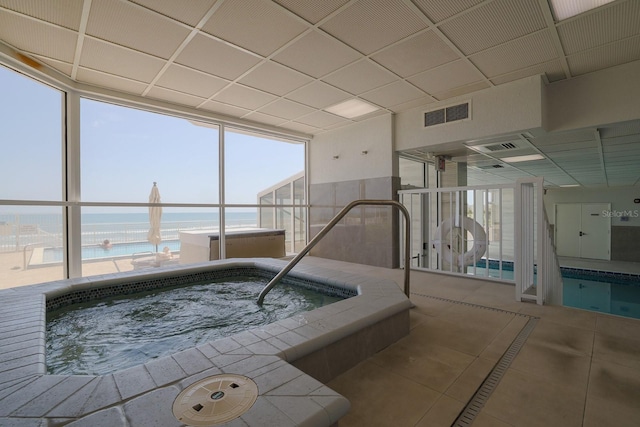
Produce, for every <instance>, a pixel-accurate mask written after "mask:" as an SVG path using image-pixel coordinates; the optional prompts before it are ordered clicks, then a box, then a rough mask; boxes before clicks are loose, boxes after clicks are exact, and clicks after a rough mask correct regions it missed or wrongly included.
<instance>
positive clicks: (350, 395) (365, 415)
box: [327, 361, 440, 427]
mask: <svg viewBox="0 0 640 427" xmlns="http://www.w3.org/2000/svg"><path fill="white" fill-rule="evenodd" d="M327 386H329V387H330V388H332V389H333V390H335V391H337V392H338V393H340V394H342V395H343V396H344V397H346V398H347V399H349V400H350V401H351V410H350V411H349V413H348V414H347V415H346V416H345V417H344V418H342V419H341V420H340V427H352V426H363V427H365V426H366V427H371V426H414V425H416V424H417V423H418V421H420V419H422V417H424V415H425V414H426V413H427V411H428V410H429V409H430V408H431V407H432V406H433V404H434V403H435V402H436V401H437V400H438V398H439V397H440V393H438V392H436V391H434V390H432V389H430V388H428V387H425V386H422V385H420V384H418V383H416V382H414V381H410V380H408V379H406V378H404V377H402V376H400V375H397V374H394V373H392V372H389V371H387V370H386V369H380V366H379V365H376V364H374V363H372V362H370V361H364V362H362V363H361V364H359V365H357V366H356V367H354V368H353V369H351V370H349V371H348V372H346V373H344V374H342V375H339V376H338V377H336V378H335V379H333V380H332V381H330V382H329V383H328V384H327Z"/></svg>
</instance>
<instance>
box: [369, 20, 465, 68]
mask: <svg viewBox="0 0 640 427" xmlns="http://www.w3.org/2000/svg"><path fill="white" fill-rule="evenodd" d="M371 58H372V59H373V60H374V61H376V62H378V63H380V64H382V65H384V66H385V67H387V68H388V69H389V70H391V71H393V72H394V73H396V74H399V75H400V76H402V77H409V76H412V75H414V74H417V73H420V72H422V71H426V70H429V69H431V68H434V67H437V66H438V65H442V64H446V63H447V62H451V61H454V60H456V59H458V58H459V56H458V55H457V54H456V53H455V52H454V51H453V50H452V49H451V48H450V47H449V46H447V45H446V44H445V42H444V41H442V39H441V38H440V37H439V36H438V35H437V34H436V33H434V32H433V31H426V32H423V33H421V34H418V35H416V36H414V37H411V38H408V39H406V40H404V41H402V42H400V43H398V44H395V45H393V46H391V47H389V48H387V49H384V50H383V51H381V52H379V53H376V54H375V55H373V56H372V57H371Z"/></svg>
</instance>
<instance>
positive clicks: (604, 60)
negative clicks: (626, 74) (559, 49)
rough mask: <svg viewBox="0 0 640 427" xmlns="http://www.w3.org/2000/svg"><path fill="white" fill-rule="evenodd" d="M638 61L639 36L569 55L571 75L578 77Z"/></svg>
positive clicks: (639, 50) (639, 54)
mask: <svg viewBox="0 0 640 427" xmlns="http://www.w3.org/2000/svg"><path fill="white" fill-rule="evenodd" d="M638 59H640V36H636V37H632V38H629V39H625V40H621V41H619V42H614V43H610V44H608V45H605V46H601V47H597V48H595V49H591V50H587V51H584V52H580V53H577V54H575V55H571V56H569V57H568V58H567V62H568V63H569V69H570V70H571V74H572V75H574V76H579V75H582V74H586V73H591V72H593V71H598V70H602V69H605V68H609V67H614V66H616V65H620V64H625V63H627V62H631V61H637V60H638Z"/></svg>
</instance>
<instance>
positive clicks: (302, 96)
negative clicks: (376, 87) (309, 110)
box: [286, 81, 351, 108]
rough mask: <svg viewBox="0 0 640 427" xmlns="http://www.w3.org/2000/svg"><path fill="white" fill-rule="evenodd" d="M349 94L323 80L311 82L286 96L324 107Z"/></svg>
mask: <svg viewBox="0 0 640 427" xmlns="http://www.w3.org/2000/svg"><path fill="white" fill-rule="evenodd" d="M350 97H351V96H350V95H349V94H348V93H346V92H344V91H342V90H340V89H336V88H334V87H333V86H329V85H328V84H326V83H323V82H319V81H316V82H313V83H311V84H309V85H307V86H304V87H302V88H300V89H297V90H295V91H294V92H292V93H290V94H288V95H287V96H286V98H288V99H290V100H292V101H297V102H300V103H302V104H305V105H308V106H310V107H315V108H324V107H328V106H329V105H333V104H337V103H338V102H340V101H344V100H345V99H348V98H350Z"/></svg>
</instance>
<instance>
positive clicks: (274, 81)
mask: <svg viewBox="0 0 640 427" xmlns="http://www.w3.org/2000/svg"><path fill="white" fill-rule="evenodd" d="M311 81H313V79H312V78H311V77H309V76H307V75H305V74H302V73H300V72H298V71H294V70H292V69H290V68H287V67H285V66H283V65H280V64H277V63H275V62H271V61H266V62H264V63H262V64H260V65H258V66H257V67H256V68H254V69H253V70H251V72H250V73H249V74H247V75H246V76H244V77H242V78H241V79H240V80H238V82H239V83H242V84H244V85H247V86H251V87H253V88H256V89H260V90H262V91H265V92H269V93H273V94H274V95H278V96H282V95H285V94H287V93H289V92H291V91H292V90H295V89H298V88H299V87H301V86H304V85H306V84H307V83H310V82H311Z"/></svg>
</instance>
